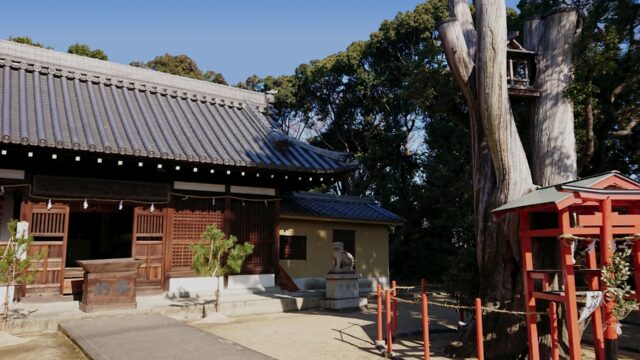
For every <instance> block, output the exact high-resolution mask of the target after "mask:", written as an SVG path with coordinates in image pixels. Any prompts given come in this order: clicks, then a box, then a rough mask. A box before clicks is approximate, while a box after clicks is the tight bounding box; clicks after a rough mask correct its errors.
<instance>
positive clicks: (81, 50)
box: [67, 43, 109, 60]
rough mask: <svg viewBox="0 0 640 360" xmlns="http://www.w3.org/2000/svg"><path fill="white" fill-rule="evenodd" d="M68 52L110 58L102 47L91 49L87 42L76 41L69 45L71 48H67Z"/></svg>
mask: <svg viewBox="0 0 640 360" xmlns="http://www.w3.org/2000/svg"><path fill="white" fill-rule="evenodd" d="M67 52H68V53H69V54H75V55H80V56H86V57H90V58H94V59H99V60H109V57H108V56H107V54H105V53H104V51H102V50H100V49H94V50H91V48H90V47H89V45H86V44H80V43H75V44H73V45H71V46H69V48H68V49H67Z"/></svg>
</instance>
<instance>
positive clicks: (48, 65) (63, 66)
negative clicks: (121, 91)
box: [0, 40, 267, 112]
mask: <svg viewBox="0 0 640 360" xmlns="http://www.w3.org/2000/svg"><path fill="white" fill-rule="evenodd" d="M0 61H2V62H4V64H5V65H6V66H12V67H14V68H23V69H27V70H32V71H39V72H41V73H51V74H56V75H59V76H64V77H68V78H78V79H81V80H86V81H92V82H95V83H105V84H115V85H122V86H127V87H130V88H137V89H140V90H149V91H152V92H160V93H161V94H165V93H166V94H171V95H177V96H181V97H188V98H192V99H201V100H202V99H205V100H206V99H209V100H210V101H215V102H218V103H220V104H226V105H235V106H237V107H243V106H242V103H243V102H247V101H248V102H250V103H253V104H254V105H256V106H257V107H258V108H259V110H260V111H261V112H265V111H266V107H267V98H266V94H264V93H260V92H256V91H251V90H246V89H241V88H236V87H233V86H228V85H221V84H216V83H212V82H208V81H204V80H198V79H192V78H188V77H184V76H178V75H173V74H168V73H163V72H160V71H155V70H152V69H145V68H139V67H135V66H131V65H125V64H119V63H115V62H111V61H105V60H99V59H93V58H89V57H85V56H80V55H75V54H68V53H64V52H60V51H55V50H51V49H45V48H39V47H35V46H32V45H25V44H19V43H16V42H13V41H8V40H0ZM225 100H226V101H225Z"/></svg>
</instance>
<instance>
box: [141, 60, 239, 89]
mask: <svg viewBox="0 0 640 360" xmlns="http://www.w3.org/2000/svg"><path fill="white" fill-rule="evenodd" d="M129 65H131V66H135V67H141V68H145V69H152V70H156V71H161V72H165V73H169V74H173V75H178V76H184V77H189V78H192V79H198V80H205V81H209V82H213V83H216V84H222V85H228V83H227V80H225V78H224V76H223V75H222V74H221V73H219V72H216V71H213V70H207V71H202V70H201V69H200V68H199V67H198V64H196V62H195V61H194V60H193V59H192V58H190V57H188V56H187V55H171V54H164V55H160V56H156V57H155V58H153V60H149V61H147V62H143V61H132V62H130V63H129Z"/></svg>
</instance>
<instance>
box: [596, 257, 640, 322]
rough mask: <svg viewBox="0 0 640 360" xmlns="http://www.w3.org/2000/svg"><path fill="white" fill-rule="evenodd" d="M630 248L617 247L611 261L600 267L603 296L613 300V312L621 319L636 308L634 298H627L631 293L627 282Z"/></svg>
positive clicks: (629, 271) (629, 272)
mask: <svg viewBox="0 0 640 360" xmlns="http://www.w3.org/2000/svg"><path fill="white" fill-rule="evenodd" d="M630 256H631V248H630V247H627V248H624V249H619V250H617V251H615V252H614V253H613V256H612V258H611V263H610V264H609V265H607V266H604V267H603V268H602V270H601V271H602V282H604V285H605V287H606V291H605V297H606V298H607V300H609V301H614V302H615V306H614V308H613V314H614V316H615V317H616V319H618V321H621V320H622V319H624V318H626V317H627V315H629V314H630V313H631V312H632V311H634V310H636V309H637V308H638V303H637V302H636V301H635V300H632V299H627V297H628V296H629V295H630V294H631V287H630V286H629V284H628V280H629V277H630V276H631V268H630V265H629V261H628V260H629V257H630Z"/></svg>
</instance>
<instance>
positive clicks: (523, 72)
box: [507, 32, 540, 96]
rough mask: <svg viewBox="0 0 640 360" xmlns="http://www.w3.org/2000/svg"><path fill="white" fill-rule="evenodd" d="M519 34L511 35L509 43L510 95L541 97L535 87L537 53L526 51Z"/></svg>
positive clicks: (508, 74) (508, 71)
mask: <svg viewBox="0 0 640 360" xmlns="http://www.w3.org/2000/svg"><path fill="white" fill-rule="evenodd" d="M517 36H518V32H514V33H512V34H509V42H508V43H507V84H508V86H509V95H512V96H540V90H538V89H536V88H535V87H534V82H535V78H536V59H535V57H536V53H535V52H533V51H529V50H527V49H525V48H524V47H523V46H522V45H520V43H518V41H517V40H516V37H517Z"/></svg>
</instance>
